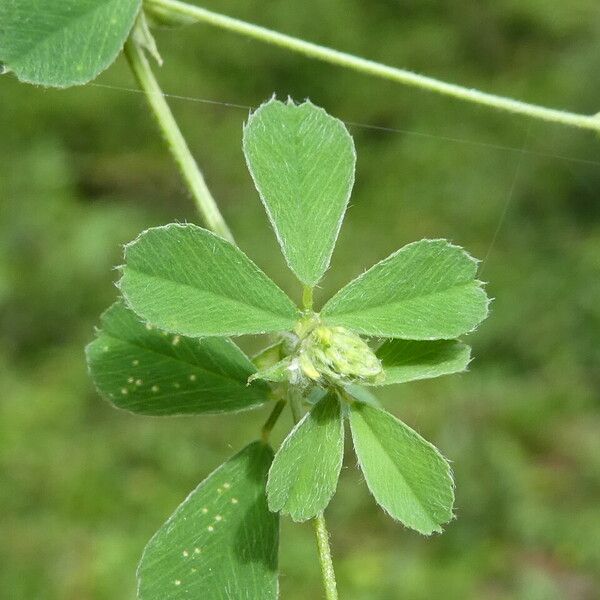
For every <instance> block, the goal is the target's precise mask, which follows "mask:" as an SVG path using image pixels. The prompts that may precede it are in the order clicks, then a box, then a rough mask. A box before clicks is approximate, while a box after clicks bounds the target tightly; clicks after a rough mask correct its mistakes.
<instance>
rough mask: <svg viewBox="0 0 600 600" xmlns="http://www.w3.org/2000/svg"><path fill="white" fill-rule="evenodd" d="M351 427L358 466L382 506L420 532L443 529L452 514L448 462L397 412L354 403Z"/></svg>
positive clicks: (451, 493)
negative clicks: (396, 415)
mask: <svg viewBox="0 0 600 600" xmlns="http://www.w3.org/2000/svg"><path fill="white" fill-rule="evenodd" d="M350 427H351V430H352V439H353V441H354V448H355V450H356V454H357V456H358V461H359V463H360V467H361V469H362V472H363V474H364V476H365V479H366V481H367V485H368V486H369V489H370V490H371V493H372V494H373V496H374V497H375V500H377V502H378V504H379V505H380V506H381V507H382V508H383V509H384V510H385V511H386V512H388V513H389V514H390V515H391V516H392V517H393V518H394V519H398V520H399V521H401V522H402V523H404V525H406V526H407V527H410V528H411V529H415V530H416V531H418V532H419V533H423V534H425V535H429V534H431V533H433V532H441V531H442V528H441V525H443V524H444V523H447V522H448V521H450V519H451V518H452V505H453V503H454V487H453V481H452V473H451V470H450V465H449V464H448V463H447V462H446V460H445V459H444V457H443V456H442V455H441V454H440V453H439V451H438V450H437V449H436V448H435V446H432V445H431V444H430V443H429V442H427V441H426V440H424V439H423V438H422V437H421V436H420V435H419V434H418V433H416V432H415V431H413V430H412V429H411V428H410V427H408V425H405V424H404V423H402V421H400V420H398V419H396V417H394V416H393V415H391V414H389V413H387V412H385V411H384V410H381V409H379V408H375V407H373V406H369V405H367V404H363V403H360V402H355V403H354V404H352V406H351V408H350Z"/></svg>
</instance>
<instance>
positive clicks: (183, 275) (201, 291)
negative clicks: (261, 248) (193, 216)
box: [119, 224, 299, 336]
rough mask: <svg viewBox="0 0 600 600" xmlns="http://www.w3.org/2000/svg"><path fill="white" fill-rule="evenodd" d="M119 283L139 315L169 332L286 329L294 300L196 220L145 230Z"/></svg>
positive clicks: (236, 332)
mask: <svg viewBox="0 0 600 600" xmlns="http://www.w3.org/2000/svg"><path fill="white" fill-rule="evenodd" d="M125 263H126V264H125V266H124V267H123V277H122V278H121V281H120V283H119V286H120V288H121V291H122V292H123V295H124V297H125V300H126V301H127V304H128V305H129V306H130V307H131V308H132V309H133V310H134V311H135V312H136V313H137V314H138V315H139V316H140V317H141V318H142V319H143V320H145V321H147V322H149V323H151V324H152V325H156V326H158V327H160V328H161V329H165V330H167V331H170V332H172V333H179V334H181V335H189V336H212V335H218V336H228V335H242V334H247V333H265V332H269V331H282V330H287V329H291V328H292V327H293V325H294V323H295V321H296V319H297V318H298V316H299V313H298V310H297V308H296V307H295V306H294V304H293V302H292V301H291V300H290V299H289V298H288V297H287V296H286V295H285V293H284V292H282V291H281V290H280V289H279V288H278V287H277V286H276V285H275V284H274V283H273V282H272V281H271V280H270V279H269V278H268V277H267V276H266V275H265V274H264V273H263V272H262V271H261V270H260V269H259V268H258V267H257V266H256V265H255V264H254V263H253V262H252V261H251V260H250V259H249V258H248V257H247V256H246V255H245V254H244V253H243V252H242V251H241V250H240V249H239V248H237V247H236V246H234V245H233V244H231V243H230V242H228V241H226V240H224V239H223V238H221V237H219V236H217V235H215V234H213V233H211V232H210V231H207V230H206V229H202V228H201V227H197V226H196V225H178V224H171V225H166V226H164V227H155V228H152V229H148V230H146V231H144V232H143V233H142V234H141V235H140V236H139V237H138V238H137V239H136V240H135V241H133V242H132V243H131V244H129V245H128V246H126V248H125Z"/></svg>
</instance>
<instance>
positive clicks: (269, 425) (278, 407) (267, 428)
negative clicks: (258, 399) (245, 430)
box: [261, 400, 286, 443]
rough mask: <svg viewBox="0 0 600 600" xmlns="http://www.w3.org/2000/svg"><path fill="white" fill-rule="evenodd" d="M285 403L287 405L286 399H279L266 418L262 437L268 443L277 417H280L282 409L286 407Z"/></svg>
mask: <svg viewBox="0 0 600 600" xmlns="http://www.w3.org/2000/svg"><path fill="white" fill-rule="evenodd" d="M285 405H286V401H285V400H279V401H278V402H277V403H276V404H275V406H274V407H273V410H272V411H271V414H270V415H269V418H268V419H267V420H266V422H265V424H264V425H263V427H262V430H261V438H262V440H263V442H265V443H266V442H268V441H269V435H270V433H271V431H272V430H273V427H274V426H275V423H277V419H279V415H280V414H281V411H282V410H283V409H284V407H285Z"/></svg>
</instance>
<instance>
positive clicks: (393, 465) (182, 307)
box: [87, 99, 488, 600]
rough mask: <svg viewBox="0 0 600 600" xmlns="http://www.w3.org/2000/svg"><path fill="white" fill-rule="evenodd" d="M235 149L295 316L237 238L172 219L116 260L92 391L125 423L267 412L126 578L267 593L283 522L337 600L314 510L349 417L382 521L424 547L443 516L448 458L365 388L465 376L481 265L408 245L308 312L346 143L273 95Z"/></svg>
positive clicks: (168, 588)
mask: <svg viewBox="0 0 600 600" xmlns="http://www.w3.org/2000/svg"><path fill="white" fill-rule="evenodd" d="M243 147H244V153H245V156H246V161H247V165H248V168H249V171H250V174H251V175H252V178H253V180H254V183H255V185H256V188H257V190H258V192H259V195H260V198H261V200H262V202H263V204H264V207H265V209H266V211H267V214H268V216H269V219H270V221H271V225H272V226H273V229H274V230H275V233H276V235H277V239H278V241H279V244H280V246H281V249H282V252H283V254H284V257H285V259H286V261H287V264H288V266H289V268H290V269H291V270H292V271H293V273H294V274H295V275H296V277H297V278H298V280H299V282H300V284H301V285H302V286H303V291H304V293H303V305H302V306H300V307H298V306H296V305H295V304H294V302H293V301H292V300H291V299H290V298H289V297H288V296H287V295H286V294H285V293H284V292H283V291H282V290H281V289H280V288H279V287H278V286H277V285H276V284H275V283H274V282H273V281H272V280H271V279H269V277H267V275H265V273H264V272H263V271H261V270H260V268H259V267H257V266H256V265H255V264H254V263H253V262H252V260H251V259H250V258H249V257H248V256H247V255H246V254H245V253H244V252H243V251H242V250H241V249H240V248H238V247H237V246H236V245H234V244H233V243H232V242H231V241H229V240H227V239H225V238H223V237H221V236H219V235H217V234H215V233H213V232H211V231H208V230H207V229H203V228H201V227H198V226H196V225H192V224H176V223H174V224H170V225H166V226H163V227H155V228H152V229H148V230H146V231H144V232H142V233H141V234H140V235H139V236H138V238H137V239H135V240H134V241H133V242H131V243H130V244H128V245H127V246H126V247H125V262H124V265H123V266H122V277H121V279H120V281H119V284H118V287H119V289H120V291H121V293H122V296H123V298H122V299H121V300H119V301H118V302H117V303H116V304H114V305H113V306H112V307H111V308H109V309H108V311H107V312H106V313H105V314H104V315H103V317H102V325H101V328H100V329H99V330H98V332H97V338H96V340H95V341H94V342H92V343H91V344H90V345H89V346H88V348H87V356H88V362H89V368H90V373H91V375H92V377H93V379H94V381H95V383H96V385H97V387H98V389H99V391H100V392H101V393H102V395H104V396H105V397H107V398H109V399H110V400H111V401H112V402H113V403H114V404H115V405H116V406H118V407H120V408H124V409H127V410H129V411H132V412H137V413H142V414H149V415H181V414H210V413H213V414H214V413H224V412H234V413H239V411H243V410H249V409H254V408H257V407H260V406H263V405H265V404H269V403H270V404H273V412H272V414H271V417H270V418H269V420H268V421H267V423H266V425H265V428H264V429H263V435H262V439H261V440H260V441H256V442H253V443H251V444H250V445H248V446H246V447H245V448H244V449H243V450H241V451H240V452H239V453H238V454H236V455H235V456H234V457H233V458H231V459H229V460H228V461H227V462H226V463H224V464H223V465H222V466H221V467H219V468H218V469H217V470H216V471H215V472H214V473H213V474H211V475H209V477H208V478H207V479H206V480H205V481H203V482H202V483H200V485H199V486H198V487H197V488H196V489H195V490H194V491H193V492H192V493H191V494H190V495H189V496H188V498H187V499H186V500H185V501H184V502H183V504H181V506H180V507H179V508H178V509H177V510H176V511H175V513H174V514H173V515H172V516H171V518H170V519H169V520H168V521H167V522H166V523H165V525H164V526H163V527H162V528H161V529H160V530H159V531H158V533H157V534H156V535H155V536H154V537H153V538H152V540H151V541H150V543H149V544H148V546H147V548H146V550H145V552H144V555H143V558H142V560H141V563H140V566H139V573H138V575H139V597H140V598H141V599H143V600H150V599H152V600H159V599H164V598H173V599H179V598H221V597H228V598H253V599H254V598H256V599H269V598H276V597H277V593H278V579H277V553H278V543H279V542H278V530H279V526H278V520H279V515H280V514H283V515H289V516H290V517H291V518H292V519H293V520H294V521H306V520H309V519H315V524H316V528H317V534H318V541H319V546H320V552H321V558H322V561H323V562H324V567H325V568H324V571H325V585H326V588H328V594H329V597H335V596H334V595H333V594H335V581H334V580H333V574H332V572H331V573H328V570H331V563H330V560H331V557H330V554H329V548H328V540H327V533H326V530H325V529H324V520H323V511H324V510H325V509H326V507H327V505H328V504H329V502H330V501H331V499H332V497H333V495H334V493H335V489H336V485H337V481H338V477H339V474H340V469H341V466H342V457H343V448H344V424H345V422H347V423H349V427H350V431H351V433H352V441H353V444H354V449H355V452H356V455H357V458H358V462H359V465H360V468H361V469H362V472H363V474H364V478H365V480H366V483H367V485H368V487H369V489H370V491H371V493H372V494H373V496H374V498H375V500H376V501H377V503H378V504H379V505H380V506H381V507H382V508H383V509H384V510H385V511H386V512H387V513H389V515H390V516H391V517H392V518H394V519H396V520H398V521H400V522H401V523H403V524H404V525H405V526H406V527H409V528H411V529H414V530H416V531H418V532H419V533H422V534H426V535H428V534H431V533H433V532H440V531H441V530H442V525H443V524H445V523H447V522H448V521H450V519H451V518H452V505H453V500H454V491H453V481H452V474H451V470H450V467H449V465H448V463H447V461H446V460H445V459H444V457H443V456H442V455H441V454H440V453H439V452H438V450H437V449H436V448H435V447H434V446H433V445H431V444H430V443H429V442H427V441H426V440H424V439H423V438H422V437H421V436H420V435H419V434H418V433H416V432H415V431H413V430H412V429H411V428H410V427H408V426H407V425H406V424H404V423H403V422H402V421H400V420H399V419H397V418H396V417H395V416H393V415H391V414H390V413H388V412H386V411H385V410H384V409H383V408H381V407H380V405H379V403H378V402H377V400H376V399H375V397H374V396H373V395H372V393H371V392H370V391H369V390H370V389H371V388H374V387H378V386H383V385H393V384H397V383H403V382H406V381H411V380H415V379H424V378H430V377H437V376H439V375H444V374H449V373H455V372H458V371H463V370H464V369H465V368H466V367H467V364H468V362H469V360H470V351H469V348H468V346H466V345H465V344H464V343H462V342H461V341H458V340H457V339H456V338H457V337H458V336H461V335H463V334H466V333H468V332H470V331H472V330H473V329H474V328H475V327H477V325H478V324H479V323H480V322H481V321H482V320H483V319H484V318H485V317H486V315H487V311H488V298H487V296H486V294H485V292H484V290H483V288H482V285H481V282H479V281H478V280H477V279H476V270H477V261H475V260H474V259H473V258H471V257H470V256H469V255H468V254H467V253H466V252H465V251H464V250H463V249H462V248H460V247H458V246H455V245H453V244H450V243H449V242H447V241H445V240H440V239H437V240H421V241H417V242H414V243H411V244H408V245H406V246H404V247H403V248H400V249H399V250H398V251H396V252H394V253H393V254H392V255H391V256H389V257H388V258H386V259H385V260H382V261H381V262H379V263H377V264H376V265H374V266H373V267H371V268H370V269H369V270H367V271H366V272H365V273H363V274H362V275H361V276H359V277H357V278H356V279H355V280H354V281H351V282H350V283H349V284H347V285H346V286H345V287H343V288H342V289H341V290H340V291H338V292H337V293H336V294H334V295H333V297H331V298H330V299H329V300H327V301H326V302H325V304H324V305H323V306H322V307H321V308H320V310H318V311H317V310H315V308H314V306H313V289H314V287H315V285H317V284H318V283H319V281H320V280H321V278H322V277H323V275H324V274H325V272H326V270H327V268H328V266H329V262H330V258H331V255H332V252H333V249H334V245H335V242H336V238H337V236H338V232H339V229H340V226H341V224H342V220H343V218H344V213H345V211H346V207H347V204H348V200H349V197H350V192H351V189H352V185H353V182H354V170H355V156H356V155H355V150H354V144H353V141H352V138H351V137H350V135H349V134H348V132H347V130H346V128H345V127H344V125H343V124H342V123H341V122H340V121H338V120H337V119H335V118H333V117H331V116H329V115H328V114H327V113H326V112H325V111H324V110H323V109H321V108H318V107H316V106H314V105H313V104H311V103H310V102H308V101H307V102H304V103H302V104H299V105H296V104H294V103H293V102H292V101H288V102H287V103H283V102H280V101H278V100H275V99H272V100H270V101H269V102H267V103H265V104H263V105H262V106H261V107H260V108H258V110H256V111H255V112H254V113H252V114H251V115H250V117H249V119H248V122H247V124H246V126H245V128H244V140H243ZM249 334H271V335H272V337H273V340H272V341H271V343H270V344H268V345H267V347H266V348H265V349H264V350H263V351H262V352H260V353H259V354H258V355H257V356H256V357H254V359H253V360H250V359H249V358H248V357H247V356H245V355H244V353H243V352H242V351H241V350H240V348H239V347H238V346H237V345H236V344H235V343H234V342H233V341H232V340H231V339H230V338H231V337H232V336H233V337H237V336H242V335H249ZM286 405H289V406H290V408H291V412H292V415H293V418H294V421H295V422H296V425H295V427H294V428H293V429H292V430H291V432H290V433H289V435H288V436H287V437H286V438H285V440H284V442H283V443H282V444H281V446H280V448H279V449H278V450H277V451H276V452H275V454H274V455H273V451H272V450H271V448H270V446H269V444H268V434H269V432H270V430H271V428H272V427H273V424H274V422H275V421H276V420H277V418H278V417H279V415H280V413H281V411H282V409H283V408H284V407H285V406H286ZM223 594H225V596H224V595H223Z"/></svg>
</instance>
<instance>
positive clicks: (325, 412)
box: [267, 394, 344, 521]
mask: <svg viewBox="0 0 600 600" xmlns="http://www.w3.org/2000/svg"><path fill="white" fill-rule="evenodd" d="M343 454H344V424H343V419H342V413H341V407H340V402H339V400H338V399H337V397H336V396H335V395H334V394H329V395H327V396H326V397H325V398H323V399H322V400H320V401H319V402H318V403H317V404H316V405H315V406H313V408H312V409H311V410H310V412H308V413H307V414H306V415H305V416H304V417H303V419H302V420H301V421H300V422H299V423H298V424H297V425H296V427H294V429H292V431H291V433H290V434H289V435H288V436H287V438H286V439H285V440H284V442H283V444H282V445H281V447H280V448H279V450H278V451H277V453H276V454H275V459H274V460H273V465H272V466H271V470H270V471H269V481H268V483H267V496H268V499H269V508H270V509H271V510H272V511H281V512H283V513H284V514H289V515H290V517H291V518H292V519H293V520H294V521H306V520H307V519H311V518H312V517H314V516H316V515H317V514H319V513H320V512H322V511H323V510H325V508H326V507H327V505H328V504H329V501H330V500H331V498H332V496H333V494H334V493H335V488H336V486H337V481H338V478H339V475H340V469H341V468H342V459H343Z"/></svg>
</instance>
